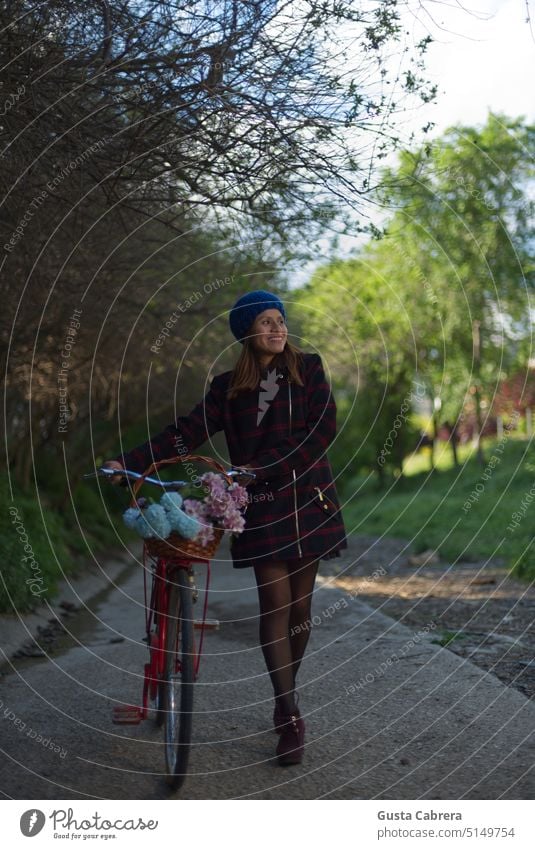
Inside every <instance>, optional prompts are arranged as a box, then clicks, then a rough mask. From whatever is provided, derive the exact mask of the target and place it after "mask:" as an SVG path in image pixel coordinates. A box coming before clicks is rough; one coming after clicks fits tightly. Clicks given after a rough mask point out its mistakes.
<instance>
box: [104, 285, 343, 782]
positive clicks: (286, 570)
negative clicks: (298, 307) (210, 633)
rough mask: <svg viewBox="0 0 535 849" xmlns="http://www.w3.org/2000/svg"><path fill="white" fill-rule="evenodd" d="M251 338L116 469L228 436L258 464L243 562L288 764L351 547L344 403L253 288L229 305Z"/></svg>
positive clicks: (299, 747) (234, 548)
mask: <svg viewBox="0 0 535 849" xmlns="http://www.w3.org/2000/svg"><path fill="white" fill-rule="evenodd" d="M230 328H231V331H232V333H233V334H234V336H235V337H236V339H237V340H238V341H239V342H240V343H241V344H242V345H243V350H242V352H241V354H240V357H239V359H238V362H237V363H236V366H235V367H234V369H233V370H232V371H227V372H224V373H223V374H220V375H217V376H216V377H214V379H213V380H212V382H211V384H210V389H209V391H208V393H207V395H206V396H205V397H204V399H203V400H202V401H201V402H200V403H199V404H197V406H196V407H195V408H194V409H193V410H192V411H191V413H190V414H189V415H187V416H179V417H178V418H177V420H176V422H175V423H174V424H171V425H169V426H168V427H167V428H166V429H165V430H164V431H162V433H160V434H158V435H157V436H155V437H154V438H153V439H151V440H150V441H149V442H146V443H145V444H144V445H141V446H139V447H138V448H135V449H134V450H133V451H130V452H128V453H125V454H122V455H120V456H119V457H116V458H115V459H114V460H111V461H108V462H107V463H106V465H107V466H108V467H111V468H116V469H121V468H128V469H132V470H134V471H144V470H145V469H146V468H147V467H148V466H149V465H151V463H153V462H155V461H158V460H163V459H165V458H167V457H172V456H177V455H178V456H181V455H182V456H185V455H186V454H189V453H192V452H193V451H195V449H197V448H198V446H200V445H202V444H203V443H204V442H205V441H206V440H207V439H208V438H209V437H210V436H212V434H214V433H216V432H217V431H220V430H223V431H224V432H225V436H226V440H227V445H228V450H229V455H230V460H231V463H232V465H233V467H234V468H240V469H244V470H245V469H250V470H252V471H253V472H254V473H255V475H256V478H255V480H254V482H253V483H252V484H250V485H249V503H248V505H247V510H246V513H245V528H244V530H243V532H242V533H241V534H240V535H233V536H232V538H231V553H232V558H233V565H234V567H235V568H238V569H241V568H245V567H250V568H253V569H254V573H255V577H256V583H257V586H258V598H259V602H260V643H261V646H262V651H263V654H264V658H265V661H266V666H267V668H268V672H269V675H270V678H271V682H272V685H273V690H274V694H275V710H274V714H273V721H274V725H275V729H276V730H277V732H278V733H279V735H280V737H279V743H278V746H277V756H278V760H279V763H280V764H281V765H286V764H293V763H300V762H301V760H302V757H303V749H304V733H305V726H304V722H303V719H302V718H301V715H300V712H299V709H298V707H297V703H296V692H295V681H296V675H297V671H298V669H299V665H300V663H301V660H302V658H303V655H304V652H305V648H306V644H307V642H308V637H309V634H310V624H311V622H310V605H311V600H312V592H313V589H314V582H315V579H316V573H317V570H318V563H319V560H320V559H329V558H331V557H339V556H340V550H341V549H343V548H346V547H347V541H346V537H345V529H344V524H343V520H342V516H341V513H340V507H339V502H338V497H337V493H336V488H335V485H334V481H333V477H332V471H331V467H330V464H329V460H328V459H327V456H326V453H325V452H326V449H327V447H328V446H329V444H330V443H331V442H332V440H333V439H334V436H335V434H336V406H335V402H334V399H333V397H332V394H331V390H330V387H329V384H328V383H327V381H326V379H325V374H324V371H323V366H322V362H321V358H320V357H319V355H318V354H307V353H303V352H301V351H300V350H299V349H298V348H297V347H296V346H294V345H292V343H291V342H289V341H288V330H287V327H286V312H285V309H284V304H283V303H282V301H281V300H280V299H279V298H278V297H277V296H276V295H274V294H272V293H270V292H266V291H264V290H258V291H255V292H249V293H247V294H246V295H243V296H242V297H241V298H239V299H238V301H237V302H236V303H235V305H234V307H233V308H232V310H231V312H230Z"/></svg>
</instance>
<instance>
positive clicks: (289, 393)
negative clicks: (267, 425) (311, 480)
mask: <svg viewBox="0 0 535 849" xmlns="http://www.w3.org/2000/svg"><path fill="white" fill-rule="evenodd" d="M288 401H289V408H290V435H291V433H292V387H291V382H290V378H288ZM292 475H293V488H294V516H295V530H296V533H297V550H298V552H299V557H302V556H303V552H302V550H301V541H300V539H299V537H300V532H299V519H298V518H297V489H296V485H295V483H296V482H295V469H292Z"/></svg>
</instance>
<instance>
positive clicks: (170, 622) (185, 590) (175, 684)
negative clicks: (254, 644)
mask: <svg viewBox="0 0 535 849" xmlns="http://www.w3.org/2000/svg"><path fill="white" fill-rule="evenodd" d="M172 576H173V577H172V582H171V581H170V582H169V603H168V608H167V629H166V639H165V667H164V676H163V682H162V684H163V692H164V711H165V762H166V768H167V783H168V784H169V785H170V786H171V787H172V788H173V789H174V790H178V788H179V787H181V786H182V784H183V783H184V780H185V778H186V774H187V770H188V762H189V752H190V745H191V728H192V719H193V684H194V680H195V679H194V644H193V599H192V587H191V585H190V582H189V576H188V572H187V570H186V569H176V570H174V571H173V573H172Z"/></svg>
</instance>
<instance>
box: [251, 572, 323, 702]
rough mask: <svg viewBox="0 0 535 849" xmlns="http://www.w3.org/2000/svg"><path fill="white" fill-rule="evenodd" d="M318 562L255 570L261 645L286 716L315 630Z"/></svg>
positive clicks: (293, 698)
mask: <svg viewBox="0 0 535 849" xmlns="http://www.w3.org/2000/svg"><path fill="white" fill-rule="evenodd" d="M317 571H318V561H317V560H310V558H303V559H301V560H293V561H288V562H286V561H284V562H283V561H272V562H270V563H267V564H262V565H258V566H255V576H256V583H257V585H258V600H259V602H260V645H261V646H262V652H263V654H264V659H265V661H266V666H267V668H268V672H269V676H270V678H271V683H272V684H273V690H274V692H275V698H276V700H277V703H278V705H279V708H280V710H281V711H282V713H284V714H286V715H289V714H291V713H292V712H293V711H294V709H295V694H294V688H295V679H296V675H297V670H298V669H299V665H300V663H301V660H302V658H303V655H304V653H305V648H306V645H307V642H308V638H309V635H310V628H311V620H310V606H311V602H312V591H313V589H314V581H315V580H316V573H317Z"/></svg>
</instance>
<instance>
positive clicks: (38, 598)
mask: <svg viewBox="0 0 535 849" xmlns="http://www.w3.org/2000/svg"><path fill="white" fill-rule="evenodd" d="M111 498H112V499H113V495H112V496H111ZM108 500H109V497H108ZM122 501H124V494H123V498H122ZM124 506H125V505H124V504H122V506H121V507H120V508H119V507H118V506H117V507H116V506H112V507H111V508H109V507H108V506H107V504H106V502H103V501H102V500H101V498H100V496H99V493H98V490H97V487H96V486H95V485H93V486H91V487H90V486H88V485H87V484H85V483H80V484H79V485H78V486H77V487H76V489H75V490H74V492H73V504H69V506H68V507H66V508H64V509H58V507H57V505H56V501H55V498H54V496H53V494H52V493H51V492H50V491H47V490H46V489H43V488H41V487H40V489H39V500H38V499H37V497H36V495H35V493H24V492H22V491H20V490H17V489H15V490H14V492H13V499H12V498H11V495H10V493H9V490H8V486H7V482H5V483H3V484H2V486H1V487H0V540H1V543H0V545H1V563H2V566H1V568H0V612H3V613H5V612H10V613H14V612H15V611H17V612H24V611H28V610H32V609H33V608H35V607H36V606H37V605H38V604H39V603H40V602H42V601H43V600H44V599H46V598H51V597H52V596H53V595H54V593H55V590H56V588H57V584H58V581H59V580H60V579H61V578H62V577H63V576H68V575H73V574H76V573H77V572H79V571H80V570H81V569H83V568H84V566H85V565H86V564H87V562H88V559H89V554H90V552H94V553H98V552H101V551H105V550H109V549H110V548H113V547H117V546H118V544H119V542H120V540H119V539H118V537H117V534H120V535H121V536H122V537H123V538H124V539H126V538H127V531H126V528H124V526H123V525H122V522H121V512H122V510H123V509H124Z"/></svg>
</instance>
